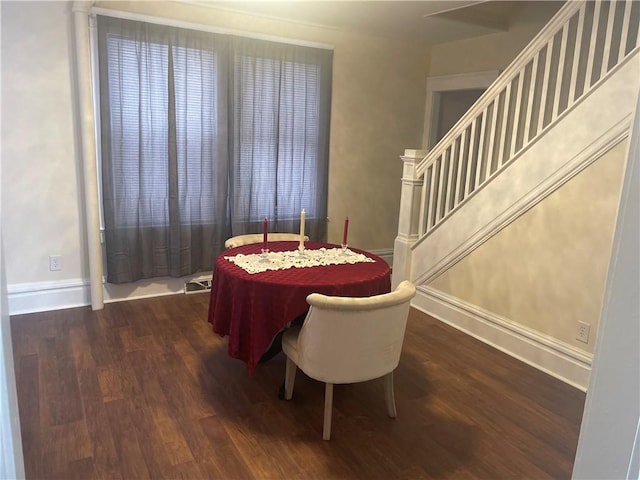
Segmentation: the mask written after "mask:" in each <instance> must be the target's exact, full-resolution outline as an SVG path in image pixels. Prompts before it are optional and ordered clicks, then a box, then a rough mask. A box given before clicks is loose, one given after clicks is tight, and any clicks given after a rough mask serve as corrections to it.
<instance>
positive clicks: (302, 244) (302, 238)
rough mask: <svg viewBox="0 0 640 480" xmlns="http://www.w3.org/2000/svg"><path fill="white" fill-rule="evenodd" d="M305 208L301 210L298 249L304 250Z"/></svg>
mask: <svg viewBox="0 0 640 480" xmlns="http://www.w3.org/2000/svg"><path fill="white" fill-rule="evenodd" d="M304 219H305V213H304V208H303V209H302V212H300V243H299V244H298V250H304Z"/></svg>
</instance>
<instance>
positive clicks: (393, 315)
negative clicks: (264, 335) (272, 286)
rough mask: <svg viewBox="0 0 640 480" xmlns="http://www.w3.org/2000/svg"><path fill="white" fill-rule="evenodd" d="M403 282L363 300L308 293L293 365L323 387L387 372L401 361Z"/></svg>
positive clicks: (405, 310) (409, 293) (407, 298)
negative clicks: (393, 288)
mask: <svg viewBox="0 0 640 480" xmlns="http://www.w3.org/2000/svg"><path fill="white" fill-rule="evenodd" d="M415 292H416V289H415V287H414V285H413V284H412V283H411V282H409V281H403V282H402V283H400V284H399V285H398V287H397V288H396V289H395V290H394V291H393V292H390V293H385V294H382V295H376V296H373V297H365V298H352V297H330V296H326V295H321V294H319V293H312V294H311V295H309V296H308V297H307V303H309V305H310V306H311V307H310V309H309V313H308V314H307V317H306V319H305V321H304V324H303V325H302V328H301V330H300V334H299V336H298V345H297V350H298V355H299V357H298V362H297V363H298V366H299V367H300V368H301V369H302V370H303V371H304V372H305V373H306V374H307V375H309V376H310V377H312V378H315V379H317V380H320V381H323V382H327V383H355V382H362V381H366V380H371V379H373V378H378V377H381V376H383V375H386V374H388V373H390V372H392V371H393V370H394V369H395V368H396V367H397V366H398V363H399V361H400V352H401V351H402V342H403V340H404V333H405V329H406V326H407V316H408V314H409V306H410V302H411V299H412V298H413V297H414V295H415Z"/></svg>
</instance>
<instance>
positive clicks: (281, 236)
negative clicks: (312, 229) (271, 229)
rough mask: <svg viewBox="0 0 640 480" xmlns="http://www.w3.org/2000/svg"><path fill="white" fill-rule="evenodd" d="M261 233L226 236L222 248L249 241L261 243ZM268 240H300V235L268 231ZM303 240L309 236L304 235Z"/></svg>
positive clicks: (307, 239) (233, 246) (306, 240)
mask: <svg viewBox="0 0 640 480" xmlns="http://www.w3.org/2000/svg"><path fill="white" fill-rule="evenodd" d="M263 238H264V237H263V236H262V233H249V234H247V235H237V236H235V237H231V238H227V240H226V241H225V242H224V248H235V247H239V246H241V245H247V244H249V243H261V242H262V239H263ZM268 240H269V241H270V242H286V241H288V240H291V241H296V242H297V241H298V240H300V235H298V234H297V233H269V235H268ZM304 241H305V242H308V241H309V237H308V236H306V235H305V236H304Z"/></svg>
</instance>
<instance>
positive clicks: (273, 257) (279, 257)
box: [224, 247, 375, 273]
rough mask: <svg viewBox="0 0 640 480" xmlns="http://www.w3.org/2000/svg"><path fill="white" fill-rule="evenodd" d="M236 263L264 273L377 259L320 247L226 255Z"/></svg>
mask: <svg viewBox="0 0 640 480" xmlns="http://www.w3.org/2000/svg"><path fill="white" fill-rule="evenodd" d="M224 258H225V260H229V261H230V262H232V263H235V264H236V265H237V266H239V267H240V268H242V269H243V270H244V271H246V272H248V273H262V272H266V271H269V270H287V269H289V268H306V267H320V266H323V265H340V264H344V263H352V264H353V263H363V262H375V260H373V259H371V258H369V257H367V256H366V255H363V254H361V253H357V252H354V251H353V250H349V249H348V248H346V249H344V250H343V249H342V248H324V247H323V248H320V249H318V250H303V251H302V252H299V251H297V250H295V251H286V252H268V253H266V254H265V253H253V254H251V255H243V254H242V253H239V254H238V255H234V256H233V257H224Z"/></svg>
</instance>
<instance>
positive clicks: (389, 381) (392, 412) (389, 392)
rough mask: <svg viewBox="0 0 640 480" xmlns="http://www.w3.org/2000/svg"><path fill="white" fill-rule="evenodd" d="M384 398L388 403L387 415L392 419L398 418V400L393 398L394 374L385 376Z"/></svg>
mask: <svg viewBox="0 0 640 480" xmlns="http://www.w3.org/2000/svg"><path fill="white" fill-rule="evenodd" d="M384 397H385V401H386V403H387V413H388V414H389V416H390V417H391V418H396V415H397V412H396V399H395V397H394V396H393V372H391V373H388V374H386V375H385V376H384Z"/></svg>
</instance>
